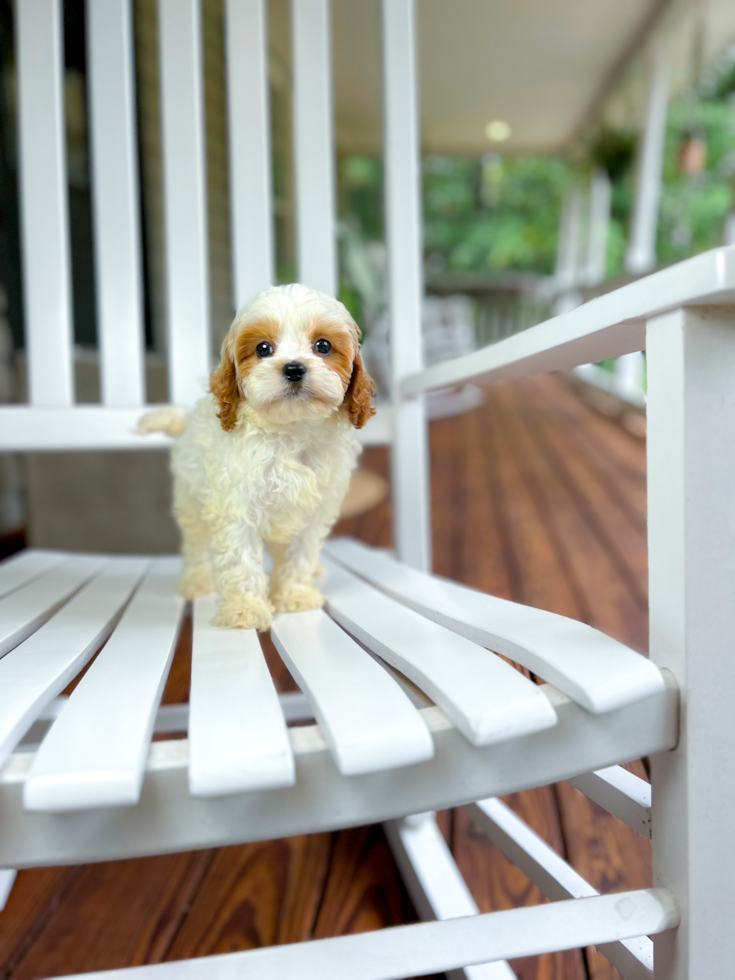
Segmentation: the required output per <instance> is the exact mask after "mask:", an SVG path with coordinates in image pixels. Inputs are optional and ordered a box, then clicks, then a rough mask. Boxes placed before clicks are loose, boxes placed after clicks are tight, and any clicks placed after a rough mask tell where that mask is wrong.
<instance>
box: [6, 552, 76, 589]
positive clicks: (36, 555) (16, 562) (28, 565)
mask: <svg viewBox="0 0 735 980" xmlns="http://www.w3.org/2000/svg"><path fill="white" fill-rule="evenodd" d="M65 557H66V555H65V554H64V553H63V552H61V551H41V550H37V549H35V548H28V549H27V550H26V551H21V552H20V553H19V554H17V555H13V556H12V557H11V558H6V559H5V561H4V562H2V564H0V596H4V595H7V593H8V592H14V591H15V590H16V589H19V588H20V587H21V586H22V585H25V584H26V582H30V581H31V579H34V578H38V576H39V575H41V573H42V572H47V571H49V570H50V569H51V568H53V567H54V565H58V564H59V563H60V562H62V561H63V560H64V558H65Z"/></svg>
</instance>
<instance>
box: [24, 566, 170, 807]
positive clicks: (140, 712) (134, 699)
mask: <svg viewBox="0 0 735 980" xmlns="http://www.w3.org/2000/svg"><path fill="white" fill-rule="evenodd" d="M179 569H180V561H179V559H178V558H159V559H155V560H154V562H153V565H152V568H151V570H150V571H149V573H148V575H147V576H146V578H145V579H144V581H143V582H142V584H141V586H140V588H139V589H138V591H137V592H136V594H135V596H134V597H133V599H132V601H131V603H130V605H129V606H128V608H127V609H126V610H125V613H124V614H123V616H122V618H121V620H120V622H119V624H118V626H117V628H116V630H115V632H114V633H113V634H112V636H111V637H110V639H109V641H108V642H107V644H106V645H105V647H104V649H103V650H102V651H101V653H100V654H99V656H98V657H97V659H96V660H95V662H94V663H93V664H92V666H91V667H90V669H89V671H88V672H87V673H86V674H85V676H84V677H83V678H82V680H81V682H80V683H79V685H78V687H77V688H76V689H75V691H74V692H73V694H72V695H71V697H70V698H69V701H68V702H67V704H66V705H65V706H64V708H63V709H62V711H61V714H60V715H59V717H58V719H57V720H56V722H55V723H54V725H53V726H52V728H51V730H50V732H49V733H48V735H47V736H46V738H45V739H44V741H43V742H42V744H41V747H40V749H39V751H38V754H37V755H36V759H35V762H34V764H33V767H32V768H31V771H30V773H29V775H28V779H27V781H26V784H25V788H24V797H23V802H24V805H25V807H26V809H29V810H76V809H86V808H91V807H99V806H124V805H131V804H134V803H137V801H138V798H139V797H140V791H141V788H142V783H143V773H144V769H145V763H146V757H147V752H148V746H149V742H150V737H151V733H152V731H153V723H154V721H155V715H156V709H157V708H158V702H159V701H160V698H161V693H162V691H163V686H164V684H165V682H166V677H167V675H168V670H169V666H170V664H171V659H172V657H173V652H174V647H175V644H176V638H177V635H178V629H179V622H180V619H181V614H182V612H183V607H184V600H183V599H181V598H180V597H179V596H177V595H176V593H175V592H174V584H175V581H176V577H177V574H178V572H179Z"/></svg>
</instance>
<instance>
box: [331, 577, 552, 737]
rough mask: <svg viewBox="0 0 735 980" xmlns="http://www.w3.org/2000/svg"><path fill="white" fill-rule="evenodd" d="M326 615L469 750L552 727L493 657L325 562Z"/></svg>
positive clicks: (537, 692)
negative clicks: (428, 703)
mask: <svg viewBox="0 0 735 980" xmlns="http://www.w3.org/2000/svg"><path fill="white" fill-rule="evenodd" d="M327 570H328V574H327V579H326V582H325V586H324V589H325V593H326V595H327V608H328V609H329V612H330V613H331V615H332V616H334V618H335V619H336V620H337V622H339V623H340V624H342V625H343V626H344V627H345V628H346V629H347V630H349V632H350V633H352V634H353V635H354V636H356V637H357V639H358V640H360V642H361V643H364V644H365V646H367V647H368V648H369V649H370V650H373V651H374V652H375V653H377V654H378V655H379V656H380V657H381V658H382V659H383V660H385V661H386V662H387V663H389V664H391V666H393V667H396V668H397V669H398V670H400V671H401V672H402V673H404V674H405V675H406V676H407V677H408V678H409V679H410V680H412V681H413V682H414V683H415V684H417V685H418V686H419V687H420V688H421V689H422V690H423V691H425V692H426V693H427V694H428V695H429V697H431V698H432V699H433V700H434V701H435V702H436V703H437V704H438V705H439V706H440V707H441V708H442V709H443V710H444V711H445V712H446V714H447V715H448V716H449V717H450V718H451V720H452V721H453V722H454V724H455V725H456V726H457V728H459V730H460V731H461V732H462V734H463V735H464V736H465V737H466V738H467V739H468V740H469V741H470V742H471V743H472V744H473V745H490V744H492V743H493V742H499V741H504V740H506V739H510V738H518V737H520V736H522V735H528V734H530V733H531V732H538V731H542V730H543V729H546V728H551V727H552V726H553V725H555V724H556V721H557V717H556V713H555V711H554V709H553V708H552V706H551V703H550V702H549V700H548V698H547V697H546V695H545V694H544V693H543V691H542V689H541V688H540V687H538V686H537V685H536V684H534V683H533V682H532V681H529V680H527V679H526V678H525V677H524V676H523V675H522V674H521V673H519V672H518V671H517V670H515V669H514V668H513V667H511V666H510V665H509V664H507V663H505V662H504V661H503V660H501V659H500V657H498V656H496V655H495V654H493V653H490V652H489V651H488V650H483V649H482V647H480V646H477V644H475V643H472V642H471V641H470V640H467V639H465V638H464V637H462V636H458V635H457V634H456V633H452V632H451V631H450V630H447V629H444V627H442V626H438V625H437V624H436V623H432V622H430V621H429V620H428V619H426V618H425V617H423V616H420V615H419V614H418V613H416V612H414V611H413V610H411V609H408V608H406V606H403V605H401V604H400V603H399V602H396V601H395V600H394V599H392V598H390V597H388V596H386V595H385V594H384V593H382V592H379V591H378V590H377V589H373V588H372V587H371V586H369V585H367V584H366V583H364V582H362V581H361V580H360V579H359V578H356V577H355V576H354V575H352V574H351V573H350V572H347V571H345V570H344V569H342V568H340V567H339V566H338V565H336V564H334V563H333V562H327Z"/></svg>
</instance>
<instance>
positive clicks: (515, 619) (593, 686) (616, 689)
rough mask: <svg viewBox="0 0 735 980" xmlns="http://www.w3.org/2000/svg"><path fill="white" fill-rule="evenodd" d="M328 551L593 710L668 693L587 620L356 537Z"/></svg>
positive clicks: (642, 661) (635, 656)
mask: <svg viewBox="0 0 735 980" xmlns="http://www.w3.org/2000/svg"><path fill="white" fill-rule="evenodd" d="M328 553H329V554H330V555H331V556H332V557H333V558H335V559H337V560H338V561H339V562H340V563H341V564H342V565H344V566H345V567H347V568H349V569H351V570H352V571H354V572H356V573H357V574H358V575H360V576H361V577H362V578H364V579H366V580H367V581H368V582H370V583H371V584H373V585H375V586H377V587H378V588H379V589H381V590H382V591H383V592H386V593H388V594H390V595H392V596H394V597H396V598H397V599H399V600H400V601H401V602H403V603H405V604H406V605H407V606H409V607H410V608H411V609H415V610H417V611H418V612H420V613H421V614H422V615H423V616H426V617H428V618H429V619H431V620H433V621H434V622H435V623H441V624H442V625H443V626H446V627H448V628H449V629H452V630H455V631H456V632H457V633H459V634H460V635H462V636H466V637H468V638H469V639H472V640H474V641H475V642H476V643H481V644H482V645H483V646H487V647H490V648H491V649H493V650H496V651H497V652H498V653H502V654H503V655H504V656H507V657H510V658H511V659H512V660H515V661H516V662H517V663H519V664H522V665H523V666H524V667H527V668H528V669H529V670H532V671H533V672H534V673H535V674H537V675H538V676H539V677H543V678H544V680H547V681H548V682H549V683H550V684H554V685H555V686H556V687H558V688H559V689H560V690H562V691H564V693H565V694H567V695H568V696H569V697H570V698H573V699H574V700H575V701H577V702H578V703H579V704H581V705H582V707H584V708H587V710H588V711H593V712H595V713H599V712H604V711H612V710H613V709H614V708H620V707H623V706H624V705H626V704H631V703H632V702H633V701H636V700H638V699H640V698H645V697H649V696H650V695H651V694H654V693H656V692H657V691H661V690H663V687H664V680H663V677H662V675H661V672H660V671H659V669H658V667H656V666H655V664H653V663H651V661H650V660H648V659H646V657H643V656H642V655H641V654H639V653H636V652H635V651H634V650H631V649H630V648H629V647H626V646H624V645H623V644H622V643H619V642H618V641H617V640H613V639H612V638H611V637H609V636H606V635H605V634H604V633H600V632H599V631H598V630H595V629H592V627H590V626H587V625H586V624H584V623H579V622H577V621H576V620H573V619H567V618H566V617H564V616H558V615H556V614H555V613H549V612H545V611H544V610H541V609H534V608H532V607H530V606H523V605H520V603H517V602H510V601H509V600H507V599H498V598H496V597H495V596H490V595H486V594H484V593H481V592H475V591H474V590H473V589H469V588H467V587H466V586H463V585H459V584H457V583H455V582H449V581H447V580H446V579H439V578H436V577H435V576H432V575H426V574H425V573H423V572H419V571H416V570H415V569H412V568H409V567H408V566H406V565H402V564H400V563H399V562H397V561H395V560H394V559H393V558H391V557H390V556H389V555H386V554H385V553H383V552H380V551H376V550H374V549H371V548H367V547H365V546H364V545H362V544H360V543H359V542H357V541H353V540H348V539H346V538H343V539H340V540H337V541H333V542H330V543H329V545H328Z"/></svg>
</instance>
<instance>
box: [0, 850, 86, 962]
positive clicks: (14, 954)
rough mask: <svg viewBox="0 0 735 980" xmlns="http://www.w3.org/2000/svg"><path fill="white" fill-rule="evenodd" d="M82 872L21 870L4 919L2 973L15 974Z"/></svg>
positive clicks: (0, 938) (0, 946)
mask: <svg viewBox="0 0 735 980" xmlns="http://www.w3.org/2000/svg"><path fill="white" fill-rule="evenodd" d="M77 874H78V869H76V868H33V869H32V870H28V871H19V872H18V876H17V878H16V879H15V884H14V885H13V890H12V891H11V893H10V896H9V898H8V901H7V904H6V906H5V908H4V909H3V912H2V917H1V918H0V925H1V926H2V928H0V975H2V976H3V977H7V976H10V975H12V972H13V970H14V968H15V966H16V964H17V963H18V962H19V961H20V960H21V959H22V958H23V956H24V955H25V954H26V952H27V951H28V950H29V949H31V948H32V946H33V944H34V943H35V942H36V939H37V937H38V936H39V935H40V933H41V932H42V930H43V928H44V926H45V924H46V922H47V921H48V919H49V917H50V916H51V915H53V912H54V910H55V909H56V908H58V906H59V903H60V902H62V901H63V900H64V896H65V894H66V891H67V889H68V888H69V886H70V885H71V883H72V882H73V880H74V878H75V877H76V875H77Z"/></svg>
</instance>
